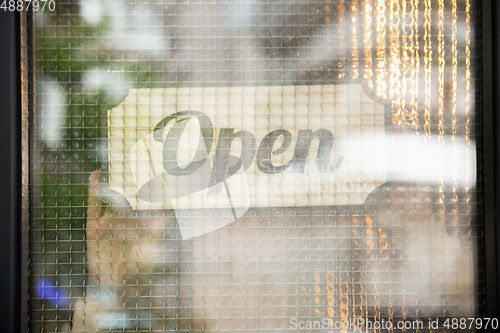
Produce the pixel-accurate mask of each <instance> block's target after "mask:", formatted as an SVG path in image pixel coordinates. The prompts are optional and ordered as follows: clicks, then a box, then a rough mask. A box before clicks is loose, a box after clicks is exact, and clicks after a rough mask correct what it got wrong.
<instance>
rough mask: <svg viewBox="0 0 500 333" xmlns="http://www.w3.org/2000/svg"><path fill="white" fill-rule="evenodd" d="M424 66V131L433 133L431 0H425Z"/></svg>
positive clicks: (428, 133)
mask: <svg viewBox="0 0 500 333" xmlns="http://www.w3.org/2000/svg"><path fill="white" fill-rule="evenodd" d="M424 5H425V9H424V52H425V53H424V54H425V58H424V68H425V106H424V107H425V114H424V119H425V123H424V132H425V135H431V89H432V86H431V75H432V31H431V26H432V19H431V18H432V16H431V13H432V5H431V0H424Z"/></svg>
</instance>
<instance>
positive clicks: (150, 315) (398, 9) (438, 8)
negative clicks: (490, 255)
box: [29, 0, 484, 332]
mask: <svg viewBox="0 0 500 333" xmlns="http://www.w3.org/2000/svg"><path fill="white" fill-rule="evenodd" d="M478 11H479V9H478V5H477V2H473V1H472V0H432V1H431V0H322V1H305V0H279V1H278V0H267V1H264V0H241V1H233V0H231V1H226V0H224V1H221V0H213V1H202V0H194V1H193V0H189V1H188V0H179V1H176V0H164V1H161V0H138V1H123V0H105V1H99V0H81V1H70V0H56V1H55V6H54V7H51V6H47V7H46V8H45V9H44V10H42V9H41V7H40V8H39V9H38V10H36V12H35V26H34V35H35V37H34V48H35V52H34V54H35V65H34V73H32V74H33V77H35V87H36V105H35V111H36V114H35V119H36V124H35V125H36V138H35V140H34V146H33V148H34V150H33V151H34V153H33V158H34V161H35V162H34V166H35V170H34V173H33V178H32V183H33V189H34V195H33V202H32V207H33V208H32V214H31V220H30V260H29V265H30V270H29V283H30V285H29V290H30V293H29V302H30V304H29V308H30V312H29V327H30V331H33V332H70V331H71V332H174V331H179V332H292V331H293V332H295V331H304V332H319V331H321V332H337V331H339V332H374V331H378V330H377V329H378V328H382V329H390V328H391V327H394V328H395V331H398V326H397V325H406V328H408V329H409V330H408V331H419V332H425V331H429V330H430V329H434V330H433V332H440V331H442V332H450V331H454V329H457V331H458V329H459V328H461V327H460V326H459V327H457V326H453V325H452V324H453V323H455V321H454V319H456V318H467V317H480V316H481V314H482V313H481V309H482V305H483V295H482V294H481V290H483V273H484V271H483V265H484V263H483V261H482V256H481V253H482V242H481V239H482V236H483V235H482V233H481V230H482V218H481V211H480V210H479V209H478V207H479V205H478V202H481V200H482V197H481V192H480V184H481V177H480V176H479V175H480V174H481V163H482V161H481V159H478V158H477V153H476V147H478V144H479V142H480V133H477V131H476V128H478V122H479V119H480V117H479V116H478V114H479V111H478V109H479V108H478V107H477V105H478V101H477V100H476V95H477V92H478V89H479V88H480V87H478V86H477V78H476V76H475V73H476V72H477V68H478V66H477V63H478V59H479V57H478V54H477V52H476V50H477V49H478V46H479V44H478V43H479V40H480V39H479V38H478V37H479V36H480V31H479V30H478V25H477V22H475V21H474V18H476V17H478V14H479V12H478ZM403 319H406V322H405V321H403ZM353 323H354V325H353ZM446 323H448V324H449V326H446ZM468 324H469V323H468ZM370 325H371V326H370ZM377 325H378V326H377ZM432 325H438V326H437V327H436V326H432ZM473 327H475V326H474V325H473ZM471 331H473V330H471Z"/></svg>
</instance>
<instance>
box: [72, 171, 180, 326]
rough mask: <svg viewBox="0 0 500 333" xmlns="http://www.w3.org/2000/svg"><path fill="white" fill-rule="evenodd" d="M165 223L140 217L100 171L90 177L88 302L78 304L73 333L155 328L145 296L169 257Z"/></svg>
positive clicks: (84, 300) (157, 219)
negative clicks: (158, 269)
mask: <svg viewBox="0 0 500 333" xmlns="http://www.w3.org/2000/svg"><path fill="white" fill-rule="evenodd" d="M103 199H107V200H108V201H109V202H111V204H110V205H109V207H105V206H104V205H103ZM165 221H166V219H165V218H163V217H160V218H154V217H153V218H151V217H149V218H144V217H140V216H138V215H137V214H135V213H134V212H133V211H132V210H131V209H130V207H129V206H128V203H127V202H126V200H124V199H123V197H121V196H119V195H113V194H112V193H111V192H110V191H109V190H107V189H106V186H105V184H103V183H102V182H101V171H100V170H98V171H96V172H93V173H92V174H91V175H90V178H89V191H88V210H87V227H86V235H87V238H86V244H87V251H86V252H87V267H88V285H87V290H86V294H85V298H84V299H80V300H78V301H77V302H76V304H75V311H74V315H73V327H72V330H71V331H72V332H101V331H110V330H113V329H118V330H120V329H138V328H140V327H142V326H149V327H150V326H151V325H152V324H151V322H150V321H151V320H149V322H148V319H147V318H148V317H149V318H151V312H150V311H149V310H148V307H149V308H151V307H152V306H151V300H150V299H149V298H148V297H147V296H148V295H151V291H150V290H149V289H150V288H151V286H152V285H153V279H154V274H153V272H154V270H155V268H156V266H158V264H159V263H165V255H164V254H165V253H170V252H171V251H170V252H168V249H167V252H165V246H164V244H162V245H163V246H162V247H160V246H159V242H160V241H161V240H165V235H164V233H163V232H161V231H162V230H164V222H165ZM160 248H161V249H162V250H163V252H162V251H160V250H158V249H160ZM160 266H161V265H160ZM161 267H163V266H161ZM144 295H146V297H144ZM148 301H149V303H148ZM144 318H146V319H144ZM157 324H158V323H157Z"/></svg>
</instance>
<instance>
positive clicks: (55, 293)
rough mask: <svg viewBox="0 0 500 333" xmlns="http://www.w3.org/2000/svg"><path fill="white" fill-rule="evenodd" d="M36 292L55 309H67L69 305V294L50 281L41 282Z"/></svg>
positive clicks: (43, 280)
mask: <svg viewBox="0 0 500 333" xmlns="http://www.w3.org/2000/svg"><path fill="white" fill-rule="evenodd" d="M36 292H37V294H38V297H40V298H41V299H43V300H46V301H47V302H49V303H50V304H52V305H53V306H55V307H65V306H67V305H69V297H68V293H66V291H64V290H63V289H62V288H59V287H57V286H55V285H54V283H52V282H51V281H49V280H46V279H42V280H39V281H38V283H37V286H36Z"/></svg>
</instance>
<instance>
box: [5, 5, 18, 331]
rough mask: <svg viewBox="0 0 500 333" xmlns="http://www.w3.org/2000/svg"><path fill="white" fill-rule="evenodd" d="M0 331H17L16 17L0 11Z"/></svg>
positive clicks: (13, 13)
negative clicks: (0, 315) (0, 318)
mask: <svg viewBox="0 0 500 333" xmlns="http://www.w3.org/2000/svg"><path fill="white" fill-rule="evenodd" d="M0 36H1V38H0V212H1V216H2V217H1V219H0V225H1V231H0V265H1V267H0V269H1V273H0V313H1V314H2V320H0V332H5V333H10V332H19V330H20V322H21V320H20V304H21V297H20V296H21V292H20V285H21V283H20V275H21V263H20V252H21V251H20V249H21V242H20V239H21V188H22V187H21V77H20V76H21V66H20V59H21V54H20V16H19V13H17V12H9V11H3V10H1V11H0Z"/></svg>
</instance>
